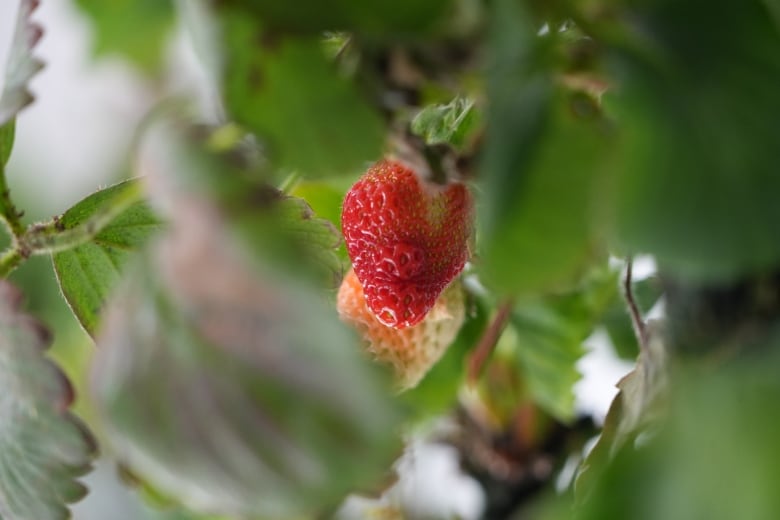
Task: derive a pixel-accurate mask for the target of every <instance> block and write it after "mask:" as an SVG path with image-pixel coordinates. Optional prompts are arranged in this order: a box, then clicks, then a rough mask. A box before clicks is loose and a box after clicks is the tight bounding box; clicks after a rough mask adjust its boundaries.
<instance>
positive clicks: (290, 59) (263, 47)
mask: <svg viewBox="0 0 780 520" xmlns="http://www.w3.org/2000/svg"><path fill="white" fill-rule="evenodd" d="M223 31H224V32H225V34H226V42H225V47H226V48H225V59H226V62H227V63H226V70H225V77H224V90H225V98H226V103H227V106H228V108H229V109H230V111H231V113H232V115H233V117H235V118H236V120H237V121H238V122H240V123H242V124H245V125H246V126H247V127H248V128H250V129H251V130H252V131H254V132H255V133H256V134H257V135H258V137H260V138H262V139H267V140H268V143H267V144H268V152H269V155H270V156H271V157H272V158H273V159H274V160H275V161H276V163H277V164H278V165H280V166H282V167H285V168H291V169H295V170H298V171H300V172H301V173H302V174H304V175H306V176H322V175H339V174H340V175H351V174H354V173H355V172H357V171H359V170H360V169H362V166H363V165H364V164H365V163H366V162H369V161H372V160H374V159H375V158H376V157H377V156H378V155H379V153H380V146H381V143H382V126H381V122H380V119H379V116H378V114H377V113H375V112H374V111H372V110H371V109H370V107H369V106H368V104H367V103H366V102H365V101H364V100H363V99H362V97H361V95H360V93H359V92H358V91H357V89H356V88H355V86H354V85H353V84H351V83H350V82H348V81H346V80H345V78H342V77H340V76H339V73H338V71H337V70H336V68H335V67H334V65H333V64H332V63H329V61H328V60H327V58H326V56H325V52H324V48H323V45H322V42H321V41H320V40H319V39H317V38H306V39H292V38H283V37H282V38H279V37H275V36H274V35H273V34H267V33H264V30H263V28H262V26H261V25H260V24H259V23H257V22H255V21H253V19H252V18H249V17H247V16H246V15H245V14H244V13H242V12H236V11H227V12H225V13H223Z"/></svg>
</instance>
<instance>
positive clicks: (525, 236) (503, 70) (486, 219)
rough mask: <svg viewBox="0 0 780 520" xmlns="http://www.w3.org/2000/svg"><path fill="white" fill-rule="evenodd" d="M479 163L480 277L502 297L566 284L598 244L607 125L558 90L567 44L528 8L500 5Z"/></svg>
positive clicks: (584, 99) (587, 101) (585, 102)
mask: <svg viewBox="0 0 780 520" xmlns="http://www.w3.org/2000/svg"><path fill="white" fill-rule="evenodd" d="M493 17H494V21H493V28H494V31H493V33H494V34H495V36H494V38H493V41H492V49H493V53H494V59H493V63H492V66H491V68H490V70H489V75H488V95H489V96H490V106H489V109H488V113H487V119H488V121H487V129H486V142H485V148H484V153H483V159H482V172H483V174H484V176H483V180H482V187H483V191H482V193H483V196H482V200H481V211H480V218H481V221H482V222H481V224H482V230H483V233H482V236H481V238H482V240H481V244H482V251H483V255H484V258H483V266H482V268H481V270H482V278H483V279H484V280H485V283H487V284H488V285H490V286H491V287H492V288H494V289H495V290H496V291H497V292H503V293H507V294H532V293H534V292H540V291H545V290H548V289H551V288H556V289H557V288H560V287H565V286H566V284H568V283H570V282H571V281H573V280H574V279H576V277H577V275H579V274H581V273H582V272H583V271H584V270H585V267H586V266H587V264H588V261H589V260H590V259H591V256H594V255H593V253H594V251H595V250H596V246H597V244H598V239H599V237H598V235H599V234H600V231H599V229H598V227H597V224H598V222H599V221H598V218H599V217H600V215H599V214H598V211H597V207H598V206H599V204H598V202H599V201H598V199H597V195H598V187H599V185H600V183H601V181H600V179H601V178H602V175H603V172H604V171H606V170H605V164H606V163H605V161H606V160H607V159H608V158H609V153H608V151H609V132H608V128H609V126H608V124H607V123H606V121H605V120H604V118H603V117H602V115H601V113H600V110H599V108H598V106H597V103H596V101H595V100H594V99H592V98H590V97H589V96H588V95H586V94H585V93H582V92H576V91H569V90H568V89H566V88H562V87H561V86H559V85H557V84H556V81H555V77H554V74H553V73H552V70H554V67H555V66H557V60H558V59H559V57H558V54H560V49H559V48H560V46H561V45H562V43H561V40H562V37H561V36H560V35H558V34H557V32H553V33H550V34H548V35H545V36H539V35H537V31H538V27H537V26H536V25H534V23H533V15H532V13H531V12H530V10H529V9H528V8H527V7H526V6H524V4H523V3H518V2H511V1H503V0H501V1H498V2H495V4H494V13H493Z"/></svg>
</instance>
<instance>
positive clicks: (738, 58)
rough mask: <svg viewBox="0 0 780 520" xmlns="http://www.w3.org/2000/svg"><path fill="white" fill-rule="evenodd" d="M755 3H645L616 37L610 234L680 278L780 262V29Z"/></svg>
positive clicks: (714, 276) (721, 276)
mask: <svg viewBox="0 0 780 520" xmlns="http://www.w3.org/2000/svg"><path fill="white" fill-rule="evenodd" d="M762 4H763V3H762V2H758V1H749V2H743V3H741V4H740V7H739V9H731V8H730V7H729V6H727V5H712V4H711V3H710V2H703V1H701V2H685V3H680V2H671V1H669V2H656V3H651V4H643V5H642V6H641V7H638V8H636V9H635V10H634V11H633V12H632V19H633V20H635V23H636V24H638V25H640V24H641V26H642V27H643V30H642V31H641V33H640V32H634V33H632V35H631V36H629V37H627V38H626V41H621V42H620V43H619V44H618V45H615V49H614V61H613V64H614V67H615V70H616V74H617V76H618V77H619V78H620V80H621V84H620V89H619V90H618V91H616V93H615V95H613V96H609V98H608V99H609V105H610V107H611V111H612V112H613V113H614V114H615V117H616V119H617V120H618V123H619V124H620V125H621V152H622V161H621V167H620V179H619V191H618V196H619V198H618V201H617V206H618V208H617V209H618V218H617V220H616V224H617V229H618V233H619V237H620V240H621V243H622V244H623V246H624V247H625V248H628V249H630V250H634V251H651V252H653V254H655V255H656V256H657V258H658V261H659V262H660V263H661V264H662V266H663V267H664V268H665V269H668V270H669V271H671V272H674V273H676V274H677V275H679V276H684V277H688V278H692V279H699V280H734V279H735V278H736V277H738V276H739V275H741V274H745V273H750V272H753V273H755V272H761V271H763V270H766V269H768V268H771V267H774V266H776V265H777V263H778V260H780V228H779V227H778V226H777V225H776V223H777V222H778V221H780V205H778V204H777V201H776V194H777V193H780V176H778V175H777V153H776V150H777V121H778V119H779V118H780V96H778V95H777V88H776V87H777V85H778V84H780V33H778V31H777V26H776V25H774V24H773V23H772V20H771V18H769V17H768V16H767V12H766V10H765V9H764V6H763V5H762ZM690 17H695V18H696V19H697V20H698V22H697V24H696V25H695V27H692V26H690V25H689V24H687V23H685V22H684V21H683V20H686V19H691V18H690Z"/></svg>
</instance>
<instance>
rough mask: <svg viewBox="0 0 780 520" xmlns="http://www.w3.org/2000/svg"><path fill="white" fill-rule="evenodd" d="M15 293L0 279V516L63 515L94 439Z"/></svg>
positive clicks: (78, 488) (79, 488) (75, 495)
mask: <svg viewBox="0 0 780 520" xmlns="http://www.w3.org/2000/svg"><path fill="white" fill-rule="evenodd" d="M21 301H22V295H21V293H20V292H19V291H18V290H17V289H16V288H15V287H13V286H12V285H11V284H9V283H8V282H6V281H0V395H2V398H1V399H0V518H3V520H29V519H31V518H35V519H36V520H60V519H63V520H64V519H65V518H69V517H70V515H69V512H68V509H67V507H66V504H67V503H70V502H75V501H77V500H79V499H81V498H82V497H83V496H84V495H85V494H86V492H87V490H86V488H85V487H84V486H83V485H82V484H80V483H79V482H78V481H77V480H76V478H78V477H80V476H81V475H83V474H85V473H86V472H88V471H89V469H90V462H91V460H92V458H93V457H94V456H95V451H96V447H95V441H94V439H93V438H92V436H91V435H90V433H89V432H88V431H87V430H86V428H85V427H84V426H83V424H82V423H81V422H80V421H79V420H78V419H77V418H76V417H75V416H73V415H71V413H70V412H69V411H68V408H69V407H70V404H71V402H72V401H73V390H72V388H71V386H70V383H69V382H68V380H67V378H66V377H65V375H64V374H63V373H62V371H61V370H60V369H59V368H58V367H57V366H56V365H55V364H54V363H52V362H51V360H49V359H47V358H46V357H45V355H44V352H45V351H46V349H47V348H48V347H49V343H50V341H51V336H50V334H49V332H48V331H47V330H46V329H45V328H44V327H43V326H42V325H41V324H40V323H39V322H38V321H36V320H35V319H34V318H32V317H31V316H29V315H26V314H23V313H22V312H21V310H20V305H21Z"/></svg>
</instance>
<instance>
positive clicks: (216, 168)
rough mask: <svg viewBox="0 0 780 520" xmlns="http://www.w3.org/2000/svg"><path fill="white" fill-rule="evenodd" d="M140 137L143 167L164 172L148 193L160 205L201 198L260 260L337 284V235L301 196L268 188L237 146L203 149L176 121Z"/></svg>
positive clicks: (201, 140)
mask: <svg viewBox="0 0 780 520" xmlns="http://www.w3.org/2000/svg"><path fill="white" fill-rule="evenodd" d="M195 133H197V132H195ZM146 142H147V143H149V144H148V145H147V146H146V149H147V150H148V153H147V154H146V156H147V157H148V160H149V161H150V164H149V168H150V169H152V170H154V171H156V172H158V173H159V175H160V176H161V178H165V180H164V181H163V182H161V183H157V184H158V185H159V186H160V187H162V186H163V185H167V188H164V189H161V190H160V193H157V194H156V195H157V196H158V198H159V199H160V200H163V201H164V202H163V204H167V205H172V206H175V205H176V204H177V202H176V201H178V200H181V199H182V198H185V197H187V196H195V197H199V198H203V199H206V200H208V201H209V203H210V204H213V205H214V207H215V208H216V210H217V211H218V212H219V213H220V216H221V218H223V219H224V220H225V222H226V223H227V224H228V226H227V231H228V232H229V233H231V234H232V235H234V236H235V237H236V238H237V239H239V241H240V242H241V244H242V246H243V247H245V248H246V249H247V251H251V252H252V253H253V257H254V258H257V259H259V261H260V262H261V263H267V262H271V263H274V264H275V265H276V266H277V267H279V268H280V269H282V270H286V271H288V272H291V273H294V274H295V276H303V277H307V278H308V279H309V281H315V282H316V283H319V284H320V285H323V284H324V285H327V286H328V287H330V288H333V287H335V286H337V284H338V282H339V281H340V280H341V277H342V274H343V265H342V261H341V258H340V257H339V256H338V254H337V252H336V249H337V248H338V246H339V245H340V243H341V233H339V231H338V230H337V229H336V227H335V226H334V225H333V224H332V223H331V222H329V221H327V220H325V219H322V218H319V217H318V216H317V215H315V214H314V213H313V211H312V210H311V208H310V207H309V205H308V204H307V203H306V201H304V200H303V199H300V198H298V197H292V196H288V195H285V194H283V193H282V192H281V191H279V190H278V189H276V188H274V187H272V186H270V185H269V184H268V182H267V179H266V174H265V173H264V172H263V171H257V170H256V169H255V166H254V165H252V164H248V163H246V161H244V160H243V159H242V158H240V154H239V153H238V152H239V151H238V150H231V151H225V152H224V153H221V154H217V153H213V152H212V151H211V150H209V149H206V148H205V147H206V146H207V145H208V139H204V136H203V135H193V131H192V129H187V128H182V127H181V126H180V123H177V122H173V121H161V122H160V123H159V124H158V125H155V126H153V127H151V128H150V131H149V136H148V138H147V139H146ZM173 211H174V212H175V211H176V210H175V209H174V210H173Z"/></svg>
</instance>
